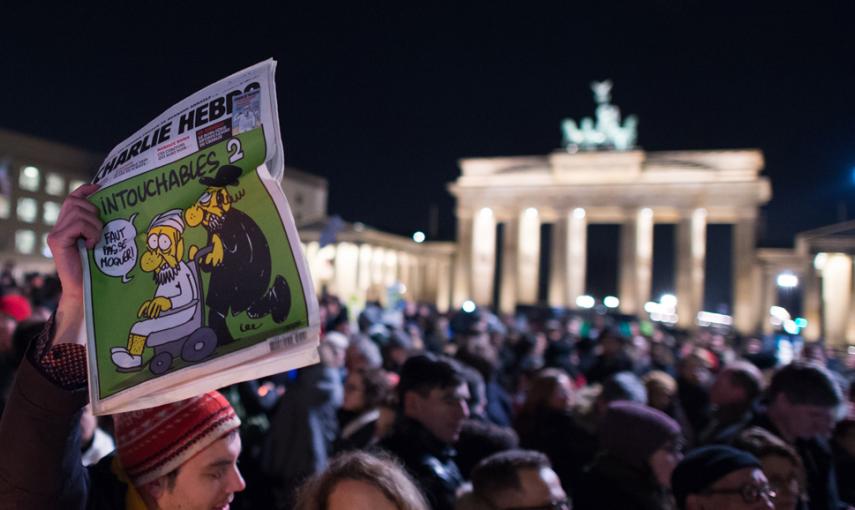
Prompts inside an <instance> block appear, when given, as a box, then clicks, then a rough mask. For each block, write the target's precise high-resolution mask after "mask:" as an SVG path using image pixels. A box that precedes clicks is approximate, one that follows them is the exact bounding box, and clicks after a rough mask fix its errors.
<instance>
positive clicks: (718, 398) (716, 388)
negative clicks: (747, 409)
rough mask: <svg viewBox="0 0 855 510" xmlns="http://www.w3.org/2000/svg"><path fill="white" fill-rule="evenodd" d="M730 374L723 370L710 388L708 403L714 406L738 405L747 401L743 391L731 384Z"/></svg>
mask: <svg viewBox="0 0 855 510" xmlns="http://www.w3.org/2000/svg"><path fill="white" fill-rule="evenodd" d="M731 374H732V372H730V371H729V370H723V371H722V372H720V373H719V374H718V376H717V377H716V378H715V381H713V384H712V386H711V387H710V403H711V404H713V405H716V406H724V405H728V404H739V403H742V402H745V400H747V398H748V395H746V394H745V390H744V389H743V388H741V387H739V386H737V385H736V384H734V383H733V377H731Z"/></svg>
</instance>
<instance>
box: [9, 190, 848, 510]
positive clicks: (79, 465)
mask: <svg viewBox="0 0 855 510" xmlns="http://www.w3.org/2000/svg"><path fill="white" fill-rule="evenodd" d="M89 192H91V190H90V189H89V188H87V187H86V186H84V187H83V188H81V190H78V191H77V192H75V194H76V195H75V194H72V196H71V198H70V199H69V200H67V201H66V203H65V204H64V205H63V210H62V212H61V214H60V219H59V221H58V223H57V226H56V227H55V229H54V231H53V232H52V233H51V235H50V237H49V243H50V244H51V249H52V251H53V253H54V257H55V260H56V263H57V275H53V276H45V275H36V274H33V275H27V276H26V277H25V278H23V279H21V280H16V278H15V277H14V272H13V270H12V268H11V267H6V268H5V269H4V271H3V273H2V275H0V285H2V296H0V318H2V321H3V322H2V326H3V327H2V329H0V351H2V352H0V355H2V361H0V365H2V368H0V384H2V385H3V386H2V394H0V404H1V405H4V406H5V409H4V410H3V411H2V412H3V416H2V421H0V445H2V447H3V450H2V454H0V494H1V495H3V497H2V498H0V508H6V507H9V508H96V509H97V508H148V509H171V508H228V507H231V508H236V509H243V508H274V509H291V508H295V509H344V508H365V509H394V508H398V509H428V508H433V509H437V510H446V509H453V508H457V509H496V510H499V509H504V510H510V509H517V510H522V509H528V510H534V509H556V510H560V509H569V508H575V509H577V510H586V509H666V510H667V509H681V510H682V509H692V510H704V509H713V508H715V509H717V510H722V509H772V508H774V509H780V510H783V509H787V510H793V509H809V510H816V509H823V510H825V509H840V508H847V507H848V506H855V411H853V400H855V399H853V393H855V390H853V385H852V381H853V378H855V352H847V351H844V352H832V351H830V350H828V349H826V348H824V347H823V345H822V344H821V343H820V344H815V345H814V344H812V345H806V346H805V347H804V348H802V349H797V351H796V356H795V358H794V359H792V360H786V361H787V362H786V363H782V362H781V360H780V359H779V357H778V356H777V355H776V351H775V349H774V345H773V343H772V342H769V341H764V339H762V338H759V337H756V338H743V337H739V336H737V335H735V334H733V333H731V332H727V331H718V330H714V329H700V330H697V331H692V332H681V331H674V330H671V329H669V328H665V327H661V326H657V325H652V324H650V323H648V322H645V321H643V320H639V319H637V318H632V317H625V316H617V315H609V314H607V313H598V312H597V311H592V312H590V313H587V314H586V315H577V314H575V313H571V312H568V311H556V310H547V309H537V308H532V309H530V310H520V313H518V314H515V315H512V316H511V315H507V316H506V315H497V314H494V313H492V312H491V311H490V310H489V309H487V308H480V309H476V310H475V311H473V312H463V311H454V312H450V313H439V312H437V310H436V309H435V308H433V307H432V306H430V305H427V304H419V303H413V302H407V301H400V302H399V303H397V304H395V305H394V306H385V307H384V306H382V305H381V304H380V303H371V302H370V303H367V305H366V306H365V307H364V309H362V310H361V311H360V312H359V313H358V314H354V313H353V311H352V310H348V308H347V306H346V305H345V304H344V303H342V301H341V300H340V299H338V298H337V297H335V296H333V295H328V294H322V296H321V297H320V314H321V323H322V337H321V343H320V347H319V351H320V358H321V362H320V363H318V364H316V365H312V366H308V367H305V368H301V369H298V370H294V371H290V372H286V373H282V374H278V375H276V376H272V377H267V378H264V379H261V380H255V381H248V382H244V383H240V384H236V385H233V386H230V387H227V388H222V389H221V390H220V391H218V392H210V393H208V394H205V395H200V396H198V397H195V398H193V399H189V400H186V401H181V402H176V403H173V404H169V405H167V406H161V407H158V408H152V409H147V410H143V411H136V412H131V413H125V414H121V415H115V416H112V417H100V418H98V419H96V418H95V417H94V416H92V413H91V412H90V411H88V410H87V408H86V401H87V393H86V382H85V380H86V372H85V364H84V362H83V361H82V360H83V359H84V357H85V351H84V348H83V346H82V345H80V343H79V341H78V340H76V339H75V338H76V337H77V335H74V334H72V333H70V332H73V331H75V328H77V329H78V330H79V328H80V325H81V322H82V309H81V308H80V305H79V303H78V302H79V301H80V298H81V295H82V285H81V282H80V276H79V259H77V260H76V261H75V260H74V258H73V257H77V252H76V250H77V248H76V242H77V239H78V238H80V237H82V238H83V239H84V241H85V242H87V243H92V242H94V241H93V240H94V239H96V238H97V235H98V234H97V232H100V229H99V224H98V222H97V218H95V219H94V220H93V219H92V216H93V215H94V211H92V210H91V208H89V207H87V206H86V205H85V204H84V203H83V202H85V201H83V200H77V199H82V198H83V197H85V195H86V194H87V193H89ZM75 263H76V264H77V266H75ZM238 462H239V464H238Z"/></svg>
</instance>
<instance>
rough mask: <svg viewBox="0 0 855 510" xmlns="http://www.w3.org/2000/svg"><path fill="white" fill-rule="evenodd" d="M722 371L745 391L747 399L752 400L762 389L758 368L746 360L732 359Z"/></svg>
mask: <svg viewBox="0 0 855 510" xmlns="http://www.w3.org/2000/svg"><path fill="white" fill-rule="evenodd" d="M722 373H727V375H728V376H729V377H730V381H731V382H732V383H733V384H734V385H736V386H738V387H739V388H742V390H743V391H745V396H746V397H748V400H754V399H755V398H757V397H758V396H760V392H761V391H763V379H762V375H761V374H760V369H759V368H757V367H756V366H754V365H752V364H751V363H749V362H748V361H734V362H732V363H728V364H727V365H726V366H725V367H724V369H722Z"/></svg>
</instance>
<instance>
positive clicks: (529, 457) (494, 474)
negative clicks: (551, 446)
mask: <svg viewBox="0 0 855 510" xmlns="http://www.w3.org/2000/svg"><path fill="white" fill-rule="evenodd" d="M543 468H552V465H551V464H550V463H549V459H548V458H547V457H546V455H544V454H542V453H540V452H536V451H534V450H508V451H506V452H500V453H496V454H494V455H491V456H489V457H487V458H486V459H484V460H482V461H481V462H479V463H478V465H477V466H475V469H473V470H472V492H473V493H474V494H475V495H476V496H477V497H479V498H481V499H483V500H485V501H487V502H489V503H490V504H492V505H493V506H495V505H496V501H494V499H493V498H495V497H496V496H497V495H498V494H499V493H500V492H502V491H505V490H508V489H511V490H520V489H522V483H521V482H520V477H519V471H520V470H522V469H538V470H539V469H543Z"/></svg>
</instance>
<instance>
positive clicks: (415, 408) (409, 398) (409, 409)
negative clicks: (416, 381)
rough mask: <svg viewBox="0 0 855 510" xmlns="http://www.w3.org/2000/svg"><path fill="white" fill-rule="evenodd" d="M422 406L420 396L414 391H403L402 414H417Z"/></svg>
mask: <svg viewBox="0 0 855 510" xmlns="http://www.w3.org/2000/svg"><path fill="white" fill-rule="evenodd" d="M421 408H422V397H421V395H419V394H418V393H417V392H415V391H408V392H406V393H404V415H405V416H410V417H413V416H418V415H419V413H420V411H421Z"/></svg>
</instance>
